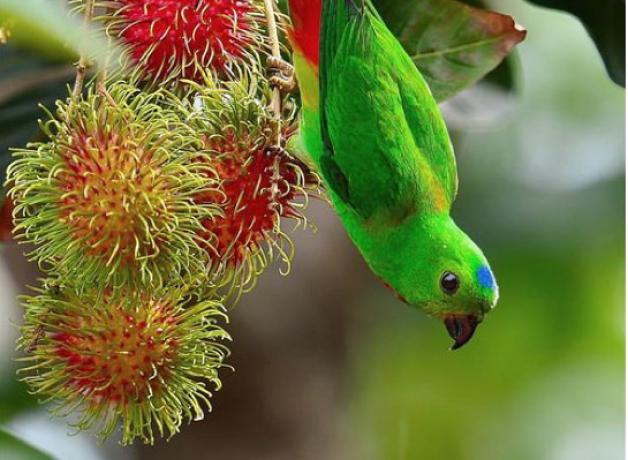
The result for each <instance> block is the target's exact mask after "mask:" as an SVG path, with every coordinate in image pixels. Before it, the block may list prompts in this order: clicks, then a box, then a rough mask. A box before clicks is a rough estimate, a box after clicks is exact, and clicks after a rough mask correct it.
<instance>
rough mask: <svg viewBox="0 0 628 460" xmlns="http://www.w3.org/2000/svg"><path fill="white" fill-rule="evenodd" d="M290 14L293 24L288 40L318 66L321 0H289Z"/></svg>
mask: <svg viewBox="0 0 628 460" xmlns="http://www.w3.org/2000/svg"><path fill="white" fill-rule="evenodd" d="M290 16H291V18H292V26H293V29H292V30H291V31H290V41H291V42H292V44H293V46H294V47H295V48H298V51H299V52H301V53H302V54H303V55H304V56H305V58H306V59H307V60H308V61H310V62H311V63H312V64H314V65H315V66H316V67H318V53H319V35H320V27H321V0H290Z"/></svg>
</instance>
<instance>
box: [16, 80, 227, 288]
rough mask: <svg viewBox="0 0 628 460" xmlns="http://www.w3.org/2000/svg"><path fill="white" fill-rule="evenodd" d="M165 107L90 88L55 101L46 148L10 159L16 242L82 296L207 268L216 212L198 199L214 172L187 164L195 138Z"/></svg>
mask: <svg viewBox="0 0 628 460" xmlns="http://www.w3.org/2000/svg"><path fill="white" fill-rule="evenodd" d="M103 91H104V92H105V93H104V94H101V93H102V92H103ZM166 100H167V97H166V95H164V93H161V92H152V93H148V92H140V91H139V90H137V89H136V88H135V87H134V86H132V85H130V84H127V83H122V82H118V83H115V84H112V85H110V87H109V89H108V92H107V90H104V89H102V88H101V90H100V91H98V92H95V91H94V90H93V89H90V91H89V93H88V94H87V96H86V97H85V98H84V99H80V100H76V101H75V100H70V101H66V102H64V101H59V102H58V103H57V116H56V117H53V116H52V115H50V120H49V121H48V122H46V123H43V124H42V129H43V131H44V133H45V134H46V136H47V137H48V140H47V141H46V142H41V143H36V144H31V145H29V146H28V147H29V148H26V149H21V150H16V151H15V153H14V156H15V157H16V160H15V161H14V162H13V164H11V166H10V167H9V172H8V177H9V180H8V183H9V184H11V189H10V197H11V198H12V199H13V201H14V203H15V210H14V216H15V219H16V233H17V236H18V238H20V239H21V240H24V241H26V242H30V243H33V244H34V245H35V250H34V251H33V252H32V253H31V256H32V257H33V258H34V259H36V260H37V261H38V262H39V263H40V265H43V266H44V268H45V269H49V268H52V269H54V271H56V272H58V273H61V274H62V275H63V276H65V277H66V278H65V279H72V280H73V283H74V285H75V286H76V287H77V288H78V290H79V291H81V290H82V289H83V288H85V287H87V288H101V289H102V288H105V287H113V288H114V290H117V289H118V288H119V287H122V286H127V287H131V288H133V287H147V286H161V285H163V284H164V280H168V279H171V278H172V277H173V276H175V277H176V276H182V275H185V274H196V273H199V272H203V271H205V270H206V264H207V262H208V260H207V256H206V254H205V252H204V251H202V250H201V249H200V248H199V245H198V240H199V237H198V233H199V230H200V229H202V228H203V227H202V226H201V222H202V221H203V220H204V219H207V218H211V216H212V215H213V213H215V212H217V210H216V207H215V206H212V205H211V204H210V203H199V202H198V201H197V200H196V197H197V196H198V195H199V194H202V193H207V192H209V191H211V190H213V189H212V187H213V186H215V174H214V173H213V172H212V171H211V169H210V165H209V164H203V163H198V162H196V163H194V162H192V161H191V159H192V158H191V156H190V153H189V151H190V150H189V145H190V143H193V142H196V139H195V138H194V137H193V136H192V135H191V134H190V133H189V130H188V128H187V127H186V126H184V125H183V124H182V123H181V122H180V121H179V119H178V118H177V116H176V115H175V114H173V113H172V112H170V111H168V110H166V109H164V108H163V107H162V105H163V104H164V103H165V102H166Z"/></svg>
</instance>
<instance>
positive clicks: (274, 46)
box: [264, 0, 281, 148]
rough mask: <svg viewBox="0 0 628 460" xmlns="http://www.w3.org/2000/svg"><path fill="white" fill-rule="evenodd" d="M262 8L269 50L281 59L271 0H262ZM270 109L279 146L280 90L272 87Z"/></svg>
mask: <svg viewBox="0 0 628 460" xmlns="http://www.w3.org/2000/svg"><path fill="white" fill-rule="evenodd" d="M264 10H265V12H266V22H267V23H268V38H269V39H270V45H271V52H272V55H273V57H275V58H277V59H281V48H280V47H279V36H278V34H277V22H276V21H275V9H274V5H273V0H264ZM271 109H272V111H273V114H274V116H275V119H276V122H277V138H276V139H275V147H278V148H279V147H280V146H281V90H280V89H279V88H278V87H275V88H273V97H272V100H271Z"/></svg>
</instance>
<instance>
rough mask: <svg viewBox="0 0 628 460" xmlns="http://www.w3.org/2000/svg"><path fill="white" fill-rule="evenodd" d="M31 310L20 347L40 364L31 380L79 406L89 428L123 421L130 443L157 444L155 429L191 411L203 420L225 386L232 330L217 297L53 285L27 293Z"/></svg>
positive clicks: (172, 426) (107, 430)
mask: <svg viewBox="0 0 628 460" xmlns="http://www.w3.org/2000/svg"><path fill="white" fill-rule="evenodd" d="M25 308H26V315H25V323H24V326H23V337H22V338H21V339H20V342H19V346H20V347H21V348H23V349H24V350H25V351H26V352H27V353H28V356H27V357H25V358H23V359H24V360H25V361H27V362H29V363H31V364H30V367H28V368H25V369H23V370H22V371H21V372H23V373H25V377H24V380H25V381H26V382H27V383H28V384H29V385H30V386H31V387H32V388H33V390H34V391H35V393H36V394H38V395H41V396H44V397H47V398H48V399H49V400H52V401H53V402H54V403H55V404H56V406H55V409H54V410H53V411H54V412H55V413H56V414H58V415H61V416H65V415H68V414H69V413H70V412H73V411H74V410H77V409H78V410H79V412H80V418H79V420H78V422H77V423H76V427H77V428H79V429H89V428H93V427H94V428H97V429H98V430H99V431H100V435H101V436H102V437H106V436H108V435H109V434H111V433H112V432H113V431H114V430H115V429H116V428H117V427H118V426H121V427H122V441H123V443H125V444H126V443H130V442H132V441H133V439H134V438H136V437H140V438H142V439H143V440H144V442H147V443H152V442H153V440H154V435H153V429H154V428H155V427H156V428H157V431H158V432H159V433H160V435H161V436H164V435H165V434H167V435H170V436H171V435H173V434H175V433H176V432H177V431H178V429H179V426H180V425H181V423H182V421H183V420H184V419H187V420H188V421H190V420H198V419H201V418H202V417H203V408H202V406H203V405H205V406H207V407H208V408H209V407H210V405H209V398H210V397H211V392H210V390H209V388H208V383H211V384H213V385H214V387H215V388H216V389H218V388H219V387H220V380H219V379H218V369H219V368H220V367H221V366H222V365H223V364H222V363H223V359H224V358H225V356H226V355H227V354H228V350H227V349H226V348H225V346H224V345H222V344H221V343H219V342H220V341H222V340H226V339H229V336H228V334H227V333H226V332H225V331H224V330H223V329H221V328H220V327H219V326H218V324H217V320H218V319H219V317H221V316H223V317H224V313H223V312H222V309H221V307H220V305H218V304H216V303H215V302H211V301H204V302H203V301H199V300H198V299H197V298H196V297H194V296H190V295H189V294H187V293H186V292H185V290H182V289H170V290H168V292H167V293H166V291H165V290H158V291H155V292H153V293H151V294H147V293H143V294H137V293H136V294H132V295H129V296H127V297H118V298H116V299H115V300H113V299H112V298H111V297H110V296H109V295H107V294H103V293H96V292H90V293H86V294H85V295H84V296H82V297H80V298H79V297H77V296H76V295H75V294H74V293H73V291H71V290H69V289H65V288H63V289H59V288H51V289H47V290H46V291H42V293H41V295H39V296H36V297H26V298H25Z"/></svg>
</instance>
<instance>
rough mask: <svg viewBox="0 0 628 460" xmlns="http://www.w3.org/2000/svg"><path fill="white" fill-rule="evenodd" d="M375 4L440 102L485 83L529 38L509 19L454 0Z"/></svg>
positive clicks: (383, 0) (377, 0) (388, 0)
mask: <svg viewBox="0 0 628 460" xmlns="http://www.w3.org/2000/svg"><path fill="white" fill-rule="evenodd" d="M374 4H375V5H376V6H377V8H378V10H379V12H380V14H381V15H382V17H383V19H384V20H385V21H386V23H387V25H388V27H389V28H390V29H391V31H392V32H393V33H394V34H395V35H396V36H397V38H398V39H399V41H400V42H401V43H402V44H403V46H404V48H405V49H406V51H407V52H408V53H409V54H410V56H412V58H413V60H414V62H415V63H416V65H417V67H418V68H419V70H421V73H422V74H423V76H424V77H425V79H426V80H427V82H428V84H429V85H430V88H431V89H432V92H433V93H434V97H436V99H437V100H438V101H443V100H445V99H448V98H450V97H451V96H453V95H454V94H456V93H458V92H460V91H461V90H463V89H464V88H466V87H468V86H470V85H472V84H473V83H475V82H477V81H478V80H479V79H481V78H482V77H484V76H485V75H486V74H487V73H489V72H490V71H491V70H493V69H494V68H495V67H497V66H498V65H499V63H500V62H501V61H502V60H503V59H504V57H505V56H506V55H507V54H508V53H509V52H510V51H511V49H512V48H513V47H514V46H515V45H516V44H517V43H519V42H521V41H522V40H523V39H524V38H525V35H526V33H525V31H524V30H523V29H522V28H521V27H519V26H517V25H516V24H515V22H514V20H513V19H512V18H511V17H510V16H505V15H502V14H498V13H494V12H491V11H487V10H482V9H479V8H474V7H471V6H469V5H465V4H463V3H461V2H458V1H455V0H418V1H406V0H375V1H374Z"/></svg>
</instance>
